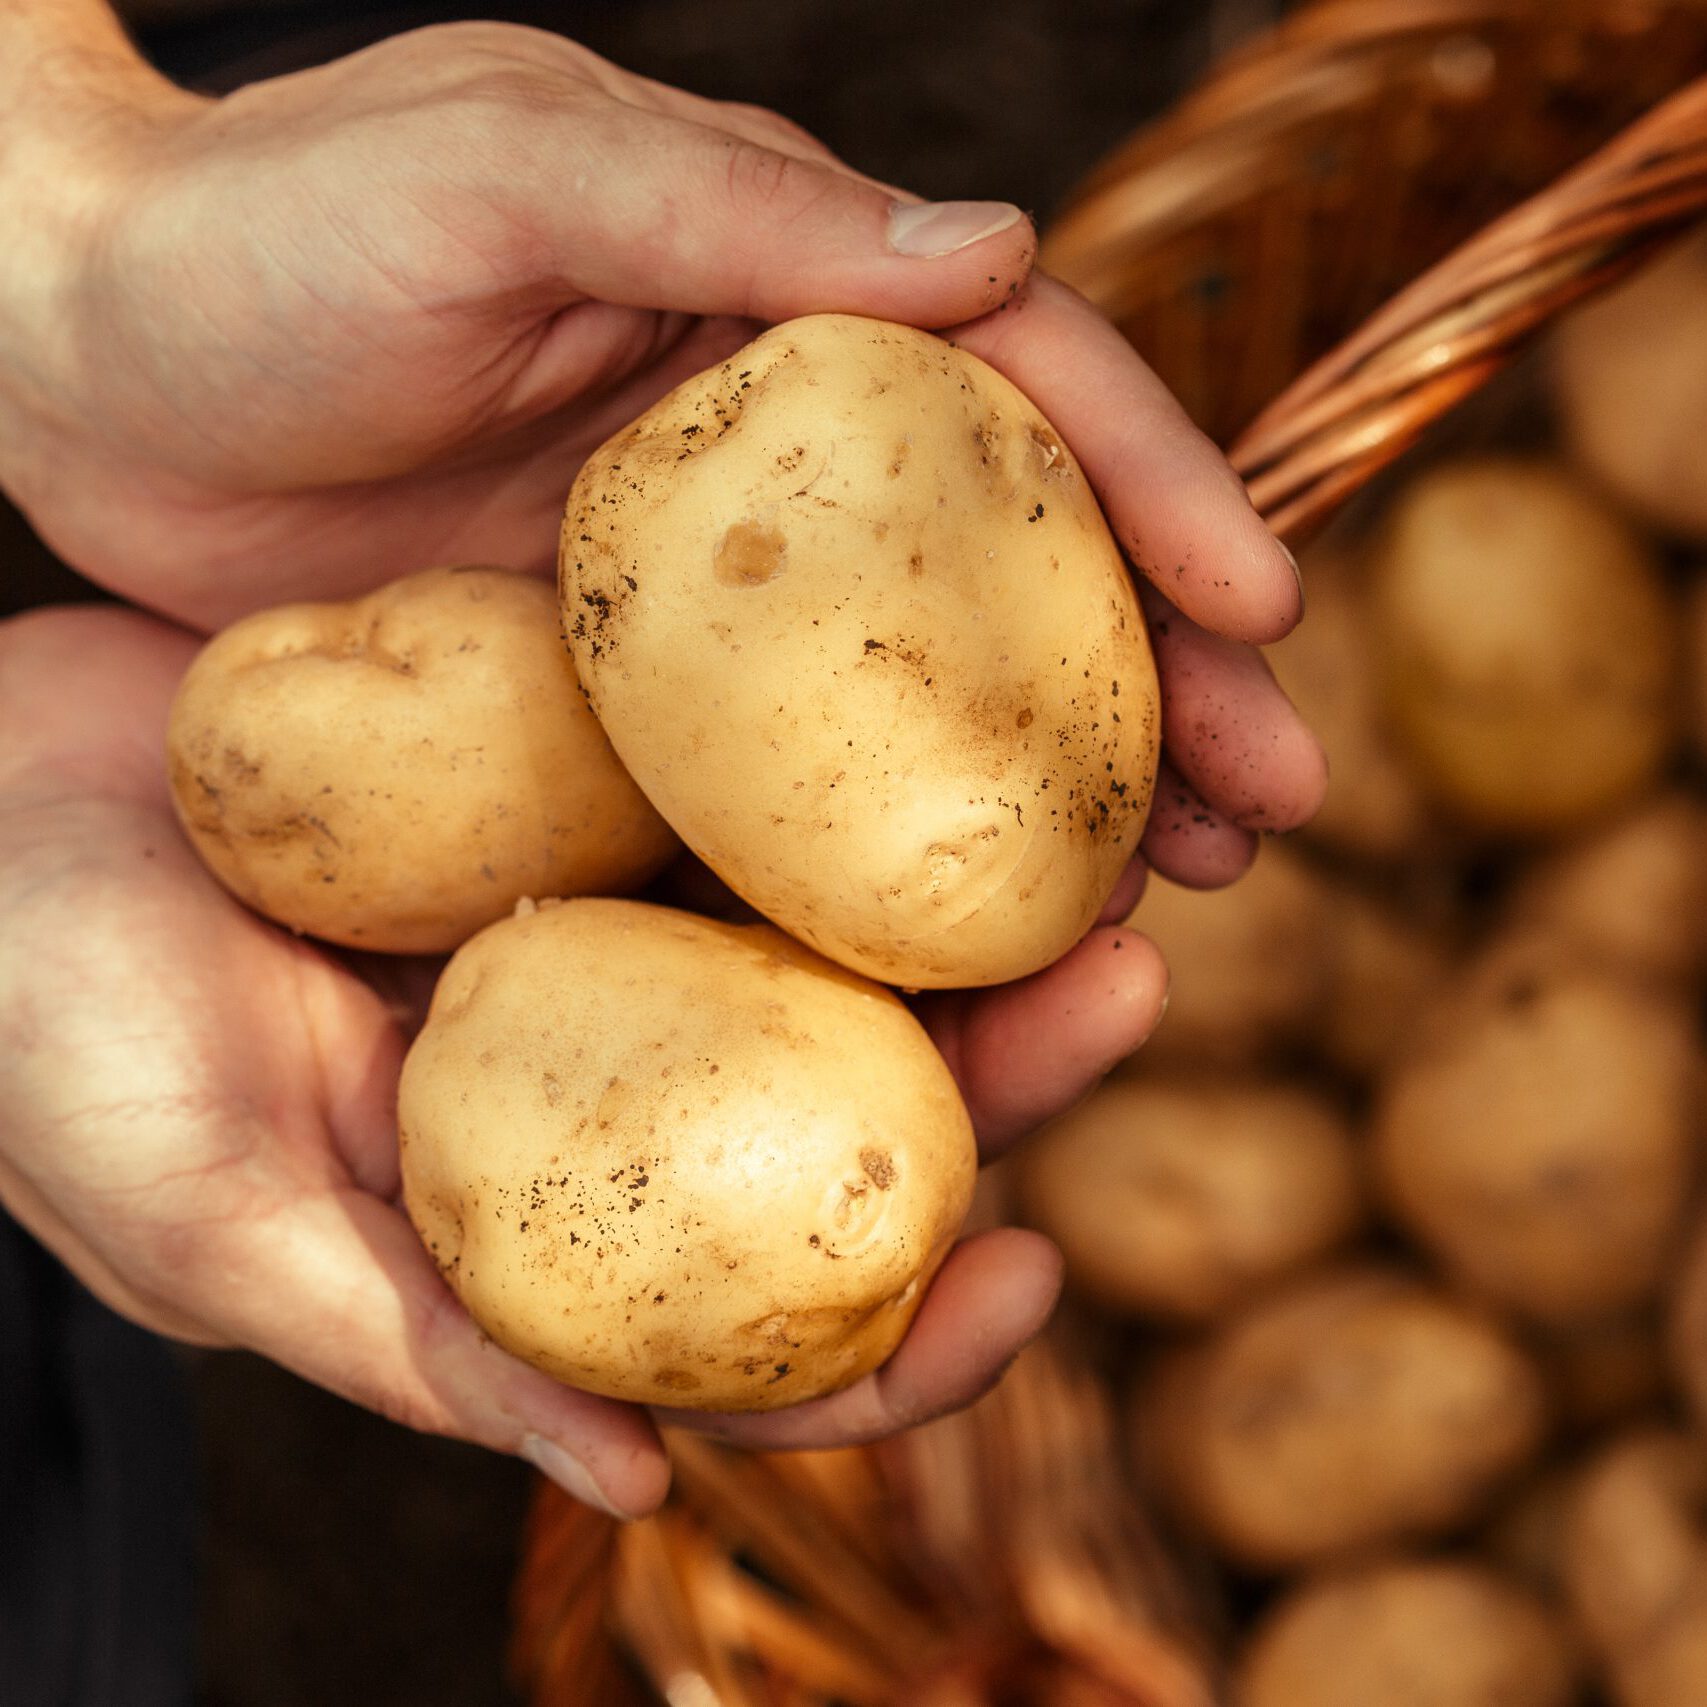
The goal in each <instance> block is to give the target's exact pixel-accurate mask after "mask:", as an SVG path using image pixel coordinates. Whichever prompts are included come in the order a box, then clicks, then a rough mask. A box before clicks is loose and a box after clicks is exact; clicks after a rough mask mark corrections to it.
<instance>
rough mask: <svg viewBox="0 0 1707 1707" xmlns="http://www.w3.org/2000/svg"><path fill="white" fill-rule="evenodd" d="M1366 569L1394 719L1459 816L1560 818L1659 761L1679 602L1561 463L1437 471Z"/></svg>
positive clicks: (1479, 825) (1669, 719) (1487, 823)
mask: <svg viewBox="0 0 1707 1707" xmlns="http://www.w3.org/2000/svg"><path fill="white" fill-rule="evenodd" d="M1373 568H1374V610H1375V614H1376V638H1377V641H1378V645H1379V649H1380V652H1381V654H1382V663H1383V667H1384V668H1385V671H1386V680H1387V686H1388V699H1387V704H1388V708H1389V711H1390V714H1391V717H1392V720H1393V727H1394V729H1395V731H1396V733H1397V734H1398V736H1399V738H1400V740H1401V741H1402V743H1403V746H1404V749H1405V751H1406V752H1407V753H1408V754H1409V755H1410V757H1411V759H1412V761H1413V762H1414V763H1415V764H1416V765H1417V766H1418V767H1419V769H1420V771H1421V772H1422V774H1423V776H1424V777H1425V780H1426V781H1427V783H1428V785H1429V787H1430V789H1431V790H1432V791H1433V792H1434V793H1435V794H1436V795H1437V797H1438V798H1439V800H1440V802H1441V803H1442V804H1443V805H1444V806H1445V807H1447V808H1448V809H1450V811H1451V812H1452V813H1453V814H1454V815H1455V816H1456V817H1457V818H1459V819H1460V820H1461V821H1463V822H1464V823H1465V824H1466V825H1467V826H1469V827H1470V828H1472V829H1476V830H1480V831H1485V832H1491V833H1494V834H1497V835H1518V836H1531V835H1536V836H1539V835H1559V834H1564V833H1568V832H1570V831H1572V830H1575V829H1579V828H1581V827H1583V826H1585V825H1587V824H1590V823H1592V822H1594V821H1595V820H1596V819H1597V818H1598V817H1600V816H1601V815H1602V814H1604V813H1606V812H1608V811H1610V810H1612V809H1613V808H1614V807H1616V806H1618V805H1620V804H1622V803H1623V802H1625V801H1626V800H1629V799H1630V798H1632V797H1633V796H1634V795H1636V794H1637V793H1638V792H1639V791H1640V790H1641V789H1642V787H1643V786H1644V785H1645V784H1647V783H1648V782H1649V781H1651V780H1652V778H1653V777H1654V776H1655V775H1656V774H1657V772H1658V770H1659V768H1660V765H1661V764H1662V762H1663V761H1664V759H1665V757H1666V754H1667V751H1668V749H1669V747H1670V745H1671V741H1672V737H1673V734H1674V730H1675V725H1676V684H1675V669H1674V661H1675V652H1676V645H1675V638H1674V630H1675V628H1676V617H1675V613H1674V611H1673V610H1672V608H1671V601H1670V599H1669V598H1668V596H1667V594H1666V591H1665V588H1664V586H1663V585H1662V583H1661V580H1660V576H1659V571H1658V569H1657V567H1656V566H1655V564H1654V561H1653V559H1652V556H1651V554H1650V553H1649V551H1648V550H1647V548H1646V547H1645V546H1644V545H1643V543H1642V542H1641V541H1640V540H1639V539H1638V538H1637V537H1636V536H1635V535H1634V534H1633V533H1632V532H1631V531H1630V529H1629V528H1628V527H1627V526H1626V524H1625V523H1624V522H1623V521H1621V520H1620V519H1619V518H1618V516H1616V515H1615V514H1614V513H1613V512H1612V511H1610V510H1608V509H1607V508H1606V507H1605V506H1604V504H1602V503H1601V502H1600V501H1599V500H1598V499H1596V498H1595V497H1594V496H1593V495H1592V494H1591V493H1590V492H1588V491H1586V490H1583V489H1582V488H1580V487H1579V486H1577V485H1574V484H1573V483H1572V481H1571V480H1570V478H1569V477H1568V476H1567V475H1566V474H1564V473H1562V472H1561V471H1560V470H1558V469H1556V468H1554V467H1551V466H1549V465H1547V464H1545V463H1539V462H1521V461H1500V460H1488V461H1480V462H1464V463H1458V464H1456V465H1449V466H1446V467H1442V468H1439V469H1436V470H1435V471H1433V472H1431V473H1429V474H1427V475H1424V476H1423V477H1421V478H1419V479H1418V480H1416V481H1414V482H1413V483H1412V484H1411V485H1410V486H1409V487H1408V488H1407V489H1406V490H1405V491H1404V492H1403V494H1402V495H1401V496H1400V498H1399V500H1398V502H1397V504H1396V505H1395V507H1394V510H1393V513H1392V516H1391V518H1390V525H1389V527H1388V530H1387V535H1386V538H1385V540H1384V541H1383V542H1382V544H1381V547H1380V549H1379V550H1378V551H1377V552H1376V553H1375V556H1374V563H1373Z"/></svg>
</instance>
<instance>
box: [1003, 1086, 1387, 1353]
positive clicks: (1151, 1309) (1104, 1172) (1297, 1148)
mask: <svg viewBox="0 0 1707 1707" xmlns="http://www.w3.org/2000/svg"><path fill="white" fill-rule="evenodd" d="M1017 1166H1018V1179H1019V1194H1020V1202H1021V1204H1022V1205H1023V1212H1024V1215H1025V1218H1026V1219H1027V1220H1029V1221H1030V1223H1031V1224H1032V1225H1033V1226H1034V1227H1037V1228H1039V1229H1040V1230H1041V1231H1042V1232H1045V1233H1047V1234H1048V1235H1049V1237H1050V1238H1052V1239H1053V1240H1054V1241H1055V1243H1056V1244H1057V1245H1059V1246H1060V1247H1061V1252H1062V1255H1063V1256H1064V1257H1065V1258H1066V1262H1067V1278H1068V1281H1069V1283H1070V1284H1071V1285H1073V1286H1074V1287H1075V1288H1077V1289H1078V1290H1079V1291H1081V1292H1082V1293H1084V1294H1085V1295H1086V1296H1087V1297H1090V1298H1092V1299H1094V1300H1095V1301H1096V1302H1098V1303H1100V1304H1103V1305H1105V1306H1107V1307H1108V1308H1109V1309H1112V1310H1119V1311H1125V1312H1130V1313H1132V1314H1135V1315H1153V1316H1161V1317H1176V1318H1184V1319H1188V1320H1189V1319H1193V1318H1205V1317H1209V1316H1213V1315H1216V1314H1218V1313H1219V1312H1220V1311H1222V1310H1224V1309H1226V1308H1227V1307H1228V1306H1229V1305H1230V1304H1233V1303H1235V1302H1237V1301H1238V1300H1240V1299H1242V1298H1244V1297H1245V1296H1247V1295H1248V1294H1250V1293H1252V1292H1254V1291H1256V1290H1257V1289H1258V1288H1260V1287H1261V1286H1263V1285H1265V1284H1266V1283H1268V1282H1270V1281H1272V1280H1274V1279H1275V1278H1277V1277H1278V1276H1280V1275H1282V1274H1285V1273H1287V1272H1288V1271H1290V1270H1292V1269H1294V1268H1297V1267H1299V1266H1301V1265H1302V1264H1303V1263H1305V1262H1307V1261H1308V1260H1310V1259H1311V1258H1312V1257H1317V1256H1321V1255H1323V1254H1324V1253H1325V1252H1327V1251H1328V1250H1330V1249H1331V1248H1332V1247H1333V1246H1334V1245H1336V1244H1338V1243H1339V1242H1340V1241H1341V1240H1342V1239H1344V1238H1345V1237H1347V1236H1348V1235H1349V1234H1350V1232H1351V1231H1352V1230H1353V1228H1354V1227H1355V1226H1356V1225H1357V1222H1358V1219H1359V1208H1360V1202H1359V1199H1360V1192H1359V1186H1358V1178H1357V1161H1356V1158H1355V1155H1354V1153H1353V1149H1352V1139H1351V1132H1350V1130H1349V1127H1348V1125H1347V1122H1346V1120H1345V1117H1344V1115H1343V1114H1341V1112H1340V1111H1339V1110H1338V1109H1337V1108H1335V1107H1334V1105H1333V1104H1332V1103H1330V1102H1329V1101H1327V1099H1326V1098H1324V1097H1321V1096H1318V1095H1315V1094H1313V1093H1312V1092H1310V1091H1308V1090H1306V1089H1304V1088H1302V1087H1296V1086H1291V1085H1284V1084H1261V1083H1245V1084H1236V1083H1227V1082H1224V1081H1218V1080H1215V1079H1203V1080H1176V1081H1171V1082H1170V1081H1167V1080H1161V1081H1158V1080H1154V1079H1141V1080H1126V1081H1120V1082H1112V1083H1109V1084H1105V1085H1104V1086H1103V1087H1102V1088H1101V1089H1100V1090H1098V1091H1094V1092H1093V1093H1092V1094H1091V1096H1090V1098H1089V1099H1088V1100H1087V1101H1085V1102H1083V1103H1081V1104H1080V1105H1079V1106H1078V1107H1077V1108H1076V1109H1073V1110H1072V1111H1071V1112H1070V1113H1068V1114H1065V1115H1063V1116H1062V1117H1061V1118H1060V1119H1059V1120H1057V1121H1055V1122H1054V1123H1053V1124H1052V1125H1050V1126H1048V1127H1046V1128H1045V1129H1044V1130H1043V1131H1042V1132H1040V1133H1039V1134H1038V1135H1037V1136H1036V1137H1035V1138H1034V1139H1032V1140H1031V1142H1030V1143H1029V1144H1028V1145H1027V1146H1026V1147H1025V1148H1024V1149H1023V1150H1022V1151H1021V1153H1020V1155H1019V1157H1018V1160H1017Z"/></svg>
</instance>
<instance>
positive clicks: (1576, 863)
mask: <svg viewBox="0 0 1707 1707" xmlns="http://www.w3.org/2000/svg"><path fill="white" fill-rule="evenodd" d="M1510 917H1511V919H1512V921H1513V923H1514V924H1515V925H1516V926H1517V927H1519V928H1520V929H1522V930H1525V931H1531V932H1534V933H1536V934H1537V935H1544V936H1547V937H1549V938H1552V939H1555V940H1557V941H1559V942H1561V943H1565V944H1569V945H1570V946H1571V947H1572V948H1574V949H1576V950H1577V951H1579V952H1580V953H1582V954H1583V955H1584V956H1586V957H1587V958H1589V959H1591V960H1595V961H1598V962H1602V963H1604V964H1606V965H1607V966H1610V967H1613V968H1615V969H1619V970H1623V971H1626V972H1630V973H1634V974H1635V975H1637V976H1638V977H1652V978H1656V979H1661V980H1665V981H1668V982H1677V983H1687V982H1689V981H1690V980H1692V979H1695V978H1698V977H1699V976H1700V974H1701V972H1702V969H1703V967H1704V966H1707V810H1704V809H1703V807H1702V805H1701V803H1700V801H1698V800H1696V799H1695V798H1694V797H1693V796H1691V795H1687V794H1683V793H1681V792H1674V793H1670V794H1663V795H1659V796H1657V797H1656V798H1654V799H1652V800H1650V801H1647V802H1644V803H1643V804H1642V805H1641V806H1639V807H1638V808H1637V809H1636V810H1635V811H1634V812H1632V813H1631V814H1629V815H1628V816H1627V817H1625V818H1621V819H1619V820H1618V821H1617V822H1616V823H1614V824H1611V825H1609V826H1608V827H1607V828H1606V829H1604V830H1602V831H1599V832H1598V833H1596V834H1595V835H1593V836H1591V837H1589V838H1588V839H1586V840H1584V841H1582V842H1577V843H1574V844H1572V845H1571V846H1569V847H1564V848H1560V849H1558V850H1557V851H1556V852H1554V853H1553V854H1552V855H1550V856H1549V857H1548V858H1547V859H1545V860H1543V861H1541V862H1540V863H1539V864H1537V865H1535V866H1533V867H1532V868H1531V869H1530V870H1529V871H1528V872H1527V873H1525V874H1524V876H1523V878H1522V879H1521V880H1520V882H1519V883H1518V885H1517V887H1516V889H1515V890H1514V892H1513V895H1512V899H1511V907H1510Z"/></svg>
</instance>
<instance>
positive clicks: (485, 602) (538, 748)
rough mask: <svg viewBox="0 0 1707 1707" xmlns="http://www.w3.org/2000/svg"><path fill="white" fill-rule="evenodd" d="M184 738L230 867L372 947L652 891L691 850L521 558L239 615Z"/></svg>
mask: <svg viewBox="0 0 1707 1707" xmlns="http://www.w3.org/2000/svg"><path fill="white" fill-rule="evenodd" d="M167 753H168V767H169V773H170V778H171V785H172V798H173V803H174V804H175V806H176V807H177V810H178V816H179V819H180V821H181V822H182V824H183V826H184V829H185V832H186V834H187V835H188V836H189V838H190V840H191V842H192V843H194V845H195V848H196V851H197V852H198V853H199V854H200V855H201V857H202V859H203V860H204V861H205V862H206V863H207V865H208V866H209V868H210V869H211V870H212V871H213V873H214V875H215V876H217V877H218V878H219V880H220V881H221V882H222V883H223V884H225V886H226V887H227V888H228V889H230V890H231V891H232V893H233V894H235V895H236V896H238V897H239V898H240V899H241V900H243V901H245V902H247V903H248V904H249V905H250V906H251V907H253V908H255V909H256V911H258V912H261V913H264V914H266V916H267V917H268V918H271V919H274V920H276V921H277V922H278V923H280V924H282V925H285V926H287V927H289V928H290V929H291V930H295V931H305V932H307V933H308V934H310V935H312V936H317V937H323V938H325V939H326V940H327V941H329V942H336V943H343V944H345V945H347V946H349V947H353V948H371V949H383V950H389V951H393V952H398V953H416V954H419V953H439V952H444V951H447V950H450V949H453V948H455V947H457V946H458V945H459V944H460V943H463V942H465V941H466V940H467V939H468V938H469V937H470V936H472V935H473V934H474V933H475V931H477V930H479V929H480V928H481V927H482V926H483V925H488V924H491V923H492V922H493V921H494V920H495V919H500V918H503V917H504V916H505V915H506V914H507V913H509V912H510V911H511V909H512V908H513V907H514V906H515V904H516V902H517V901H518V900H520V899H522V898H523V897H524V896H527V897H539V896H545V895H574V894H585V893H602V894H617V893H622V892H625V891H627V890H629V889H633V888H636V887H638V886H639V885H640V884H641V883H644V882H645V881H646V880H647V879H648V878H649V877H651V876H652V875H653V874H654V873H655V872H657V871H658V870H659V869H660V868H661V867H662V866H663V865H664V863H665V862H666V861H667V860H668V859H669V858H670V857H671V855H672V854H673V853H674V852H675V851H676V849H677V846H678V844H677V842H676V838H675V836H674V835H673V834H672V832H671V831H670V829H669V827H668V826H667V825H666V824H665V823H664V822H663V820H662V819H661V818H659V816H658V815H657V813H656V812H654V811H653V810H652V808H651V806H649V805H648V804H647V801H646V798H645V796H644V795H642V794H641V792H640V790H639V789H638V788H637V787H636V786H635V785H634V783H633V781H632V780H631V779H630V778H629V776H628V774H627V772H625V771H624V770H623V768H622V766H621V764H620V763H619V762H618V760H617V757H616V754H615V753H614V752H612V751H611V747H610V743H609V742H608V741H607V740H606V739H605V737H604V732H603V731H602V730H601V729H600V728H599V725H598V722H597V720H596V719H595V718H594V717H593V714H592V712H591V711H590V710H589V709H588V708H587V704H586V701H585V699H584V698H583V696H582V694H581V691H580V687H579V684H578V683H577V681H576V678H575V669H574V665H573V663H572V662H571V660H570V658H569V656H568V653H567V652H566V651H565V650H564V646H563V641H562V636H561V634H560V632H559V629H558V623H557V611H556V601H555V600H554V599H553V597H552V593H551V589H550V587H549V586H548V585H546V584H545V583H544V582H541V581H539V580H537V579H535V578H534V577H532V576H525V575H519V574H515V573H512V572H511V571H508V570H504V569H490V568H478V567H474V568H466V569H432V570H428V571H426V572H425V573H423V574H419V575H411V576H408V577H406V578H405V579H403V580H400V581H396V582H393V583H392V584H391V585H390V586H388V587H384V588H382V589H380V590H379V591H378V592H376V593H372V594H370V595H369V596H368V597H366V598H362V599H354V600H351V601H350V602H348V603H344V604H301V605H286V606H281V607H279V608H277V609H274V610H267V611H261V612H258V613H257V614H256V615H254V616H251V617H247V618H245V619H244V620H242V621H240V622H237V623H235V624H233V625H232V626H231V627H230V628H228V629H226V630H225V631H224V632H223V633H222V634H219V635H217V636H216V637H215V638H214V639H212V640H210V641H209V642H208V644H207V645H206V646H205V647H204V648H203V649H202V651H201V652H200V653H198V654H197V656H196V658H195V661H194V662H193V663H192V664H191V666H190V669H189V672H188V674H187V675H186V676H185V677H184V680H183V683H182V684H181V686H180V687H179V689H178V694H177V697H176V699H175V701H174V703H173V706H172V713H171V720H170V724H169V727H168V731H167Z"/></svg>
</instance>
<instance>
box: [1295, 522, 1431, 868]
mask: <svg viewBox="0 0 1707 1707" xmlns="http://www.w3.org/2000/svg"><path fill="white" fill-rule="evenodd" d="M1361 567H1362V566H1361V565H1359V564H1356V563H1354V562H1352V561H1351V559H1350V558H1349V557H1347V556H1346V555H1345V554H1344V553H1342V552H1335V551H1331V550H1319V551H1315V552H1312V553H1310V554H1309V555H1307V556H1306V557H1305V559H1304V563H1303V575H1304V585H1305V588H1306V591H1307V596H1308V599H1309V620H1308V621H1306V622H1301V623H1300V624H1299V625H1298V626H1297V627H1296V628H1295V629H1294V630H1293V631H1292V632H1291V634H1289V635H1288V636H1287V637H1286V638H1285V639H1284V640H1282V641H1281V642H1280V643H1279V644H1278V645H1275V646H1271V647H1269V649H1268V660H1269V663H1270V664H1271V665H1272V666H1273V669H1274V674H1275V678H1276V679H1277V680H1278V681H1279V683H1280V685H1281V687H1283V688H1284V689H1285V690H1286V692H1287V695H1288V696H1289V697H1290V698H1291V700H1292V703H1293V704H1294V705H1296V706H1297V707H1298V710H1299V711H1300V713H1301V714H1302V715H1303V718H1304V721H1305V722H1306V723H1308V724H1309V725H1310V727H1311V728H1312V729H1314V730H1315V732H1316V734H1317V736H1318V738H1319V739H1320V740H1321V743H1322V746H1323V748H1324V750H1325V751H1326V753H1327V755H1328V793H1327V798H1326V799H1325V800H1324V801H1323V802H1322V808H1321V810H1320V811H1319V812H1318V813H1317V814H1316V816H1315V817H1314V818H1312V819H1311V820H1310V823H1309V825H1308V826H1307V827H1306V829H1305V831H1304V834H1305V835H1306V836H1307V837H1308V838H1309V840H1310V841H1312V842H1318V843H1320V844H1321V845H1322V846H1324V847H1328V848H1332V849H1334V850H1335V851H1336V852H1338V853H1343V854H1349V855H1353V856H1356V857H1360V858H1363V859H1369V860H1380V861H1395V860H1404V859H1414V858H1416V857H1417V855H1418V853H1419V852H1423V851H1426V850H1427V849H1428V848H1429V847H1430V846H1431V845H1432V844H1434V843H1435V842H1436V841H1437V840H1439V831H1438V827H1437V825H1436V823H1435V820H1434V813H1433V811H1432V809H1431V807H1430V805H1429V802H1428V799H1427V797H1426V796H1425V795H1424V793H1423V790H1422V787H1421V785H1420V784H1419V783H1418V781H1417V778H1416V776H1415V774H1414V773H1413V771H1412V769H1411V767H1410V765H1409V764H1408V763H1407V761H1406V759H1405V757H1404V754H1403V753H1402V751H1401V750H1400V749H1399V748H1398V747H1397V746H1396V745H1395V743H1394V741H1393V738H1392V734H1391V732H1390V731H1389V730H1388V728H1387V727H1386V711H1385V707H1384V705H1383V703H1382V694H1381V681H1380V676H1379V675H1378V673H1377V669H1376V661H1375V658H1374V655H1373V654H1372V652H1371V650H1370V645H1369V635H1370V629H1371V626H1372V621H1371V616H1370V610H1369V595H1368V586H1367V577H1366V576H1365V575H1364V574H1363V573H1362V572H1361Z"/></svg>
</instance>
